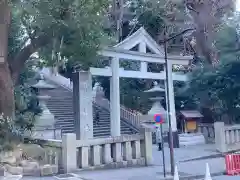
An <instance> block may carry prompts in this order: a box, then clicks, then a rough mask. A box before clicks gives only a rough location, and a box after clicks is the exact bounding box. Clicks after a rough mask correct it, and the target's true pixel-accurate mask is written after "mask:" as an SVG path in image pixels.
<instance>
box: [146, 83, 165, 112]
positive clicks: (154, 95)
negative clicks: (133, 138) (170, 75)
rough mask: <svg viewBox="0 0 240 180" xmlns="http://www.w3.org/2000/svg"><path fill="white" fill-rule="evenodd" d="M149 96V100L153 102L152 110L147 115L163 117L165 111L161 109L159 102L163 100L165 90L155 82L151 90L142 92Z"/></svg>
mask: <svg viewBox="0 0 240 180" xmlns="http://www.w3.org/2000/svg"><path fill="white" fill-rule="evenodd" d="M144 92H145V93H148V94H149V95H150V98H149V99H150V100H151V101H153V105H152V108H151V109H150V110H149V111H148V115H155V114H162V115H164V116H165V114H166V111H165V109H164V108H163V106H162V104H161V101H162V100H163V99H164V93H165V90H164V89H163V88H161V87H160V86H159V84H158V83H157V82H156V81H155V82H154V86H153V88H152V89H149V90H147V91H144Z"/></svg>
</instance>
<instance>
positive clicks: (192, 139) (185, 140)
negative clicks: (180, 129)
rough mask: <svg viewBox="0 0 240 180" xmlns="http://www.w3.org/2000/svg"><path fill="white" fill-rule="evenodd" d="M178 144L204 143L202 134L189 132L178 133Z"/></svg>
mask: <svg viewBox="0 0 240 180" xmlns="http://www.w3.org/2000/svg"><path fill="white" fill-rule="evenodd" d="M179 142H180V146H191V145H199V144H205V143H206V142H205V138H204V136H203V135H202V134H198V133H191V134H187V133H184V134H180V135H179Z"/></svg>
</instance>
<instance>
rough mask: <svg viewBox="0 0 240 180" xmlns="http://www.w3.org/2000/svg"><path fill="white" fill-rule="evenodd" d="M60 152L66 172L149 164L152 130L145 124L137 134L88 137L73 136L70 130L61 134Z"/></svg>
mask: <svg viewBox="0 0 240 180" xmlns="http://www.w3.org/2000/svg"><path fill="white" fill-rule="evenodd" d="M62 152H63V154H62V159H63V167H64V171H65V172H71V171H75V170H77V169H97V168H120V167H127V166H135V165H150V164H151V163H152V132H151V129H147V128H145V129H141V133H140V134H134V135H123V136H119V137H109V138H98V139H88V140H76V135H75V134H73V133H71V134H64V135H63V139H62ZM76 152H77V153H76Z"/></svg>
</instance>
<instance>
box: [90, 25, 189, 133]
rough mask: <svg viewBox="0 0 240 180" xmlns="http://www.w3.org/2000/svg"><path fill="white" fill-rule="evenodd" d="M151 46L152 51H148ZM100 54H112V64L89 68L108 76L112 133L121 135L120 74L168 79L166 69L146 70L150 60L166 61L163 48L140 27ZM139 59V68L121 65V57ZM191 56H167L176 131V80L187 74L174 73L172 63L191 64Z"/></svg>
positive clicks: (171, 108)
mask: <svg viewBox="0 0 240 180" xmlns="http://www.w3.org/2000/svg"><path fill="white" fill-rule="evenodd" d="M138 44H139V52H135V51H130V49H131V48H133V47H135V46H136V45H138ZM147 48H149V49H150V50H151V51H152V52H153V53H155V54H150V53H147V52H146V51H147ZM99 54H100V55H103V56H106V57H111V58H112V60H111V67H110V68H90V72H91V74H92V75H97V76H99V75H100V76H109V77H111V81H110V104H111V135H112V136H119V135H120V134H121V132H120V127H121V126H120V92H119V78H120V77H126V78H138V79H161V80H165V79H166V73H165V71H164V72H159V73H152V72H148V71H147V63H159V64H165V59H164V51H163V49H162V48H161V47H160V46H159V45H158V44H157V43H156V42H155V41H154V40H153V39H152V37H151V36H150V35H149V34H148V33H147V32H146V31H145V29H144V28H140V29H139V30H138V31H136V32H135V33H134V34H132V35H131V36H130V37H128V38H126V39H125V40H124V41H122V42H121V43H119V44H117V45H116V46H114V48H107V49H103V50H102V51H100V52H99ZM125 59H127V60H132V61H140V62H141V69H140V71H129V70H124V69H123V68H119V61H120V60H125ZM191 59H192V56H172V55H169V56H168V60H169V63H168V64H169V66H168V73H169V82H171V83H170V84H169V86H168V88H169V93H170V112H171V122H172V130H173V132H175V131H177V126H176V115H175V114H176V113H175V100H174V90H173V80H178V81H186V80H187V78H186V75H184V74H181V73H173V72H172V65H175V64H177V65H188V64H189V61H190V60H191Z"/></svg>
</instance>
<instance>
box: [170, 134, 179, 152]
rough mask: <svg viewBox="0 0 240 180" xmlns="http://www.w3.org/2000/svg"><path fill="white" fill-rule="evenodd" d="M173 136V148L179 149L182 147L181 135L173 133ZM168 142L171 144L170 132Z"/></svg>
mask: <svg viewBox="0 0 240 180" xmlns="http://www.w3.org/2000/svg"><path fill="white" fill-rule="evenodd" d="M172 136H173V148H179V147H180V145H179V134H178V132H177V131H173V132H172ZM168 142H169V132H168ZM169 146H170V145H169Z"/></svg>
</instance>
